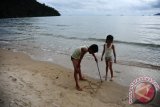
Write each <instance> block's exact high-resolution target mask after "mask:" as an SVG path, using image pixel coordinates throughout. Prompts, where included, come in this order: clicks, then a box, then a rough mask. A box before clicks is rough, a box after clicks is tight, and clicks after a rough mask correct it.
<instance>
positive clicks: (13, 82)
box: [0, 49, 141, 107]
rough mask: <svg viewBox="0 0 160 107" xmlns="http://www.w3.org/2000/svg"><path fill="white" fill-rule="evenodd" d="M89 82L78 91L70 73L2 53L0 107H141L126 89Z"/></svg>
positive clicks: (0, 55) (17, 55) (52, 65)
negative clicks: (133, 102)
mask: <svg viewBox="0 0 160 107" xmlns="http://www.w3.org/2000/svg"><path fill="white" fill-rule="evenodd" d="M66 71H68V72H66ZM86 78H87V80H88V81H80V86H81V87H82V88H83V91H77V90H76V89H75V82H74V78H73V71H72V70H71V69H67V68H64V67H62V66H59V65H55V64H52V63H49V62H42V61H35V60H32V59H31V58H30V57H29V56H27V55H25V54H23V53H20V52H12V51H9V50H2V49H0V107H141V105H129V104H128V97H127V96H128V88H127V87H122V86H120V85H118V84H116V83H115V82H114V81H113V82H109V81H107V82H103V83H102V84H100V82H99V80H95V79H92V78H89V77H86Z"/></svg>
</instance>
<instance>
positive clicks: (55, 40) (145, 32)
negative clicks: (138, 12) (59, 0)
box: [0, 16, 160, 68]
mask: <svg viewBox="0 0 160 107" xmlns="http://www.w3.org/2000/svg"><path fill="white" fill-rule="evenodd" d="M108 34H111V35H113V36H114V40H115V41H114V44H115V46H116V53H117V59H118V61H119V63H121V64H126V65H127V64H129V65H134V66H139V65H141V66H151V67H155V68H157V67H158V68H160V17H158V16H60V17H33V18H11V19H10V18H8V19H0V47H1V48H10V49H13V50H15V51H23V52H25V53H28V54H29V55H31V56H32V57H33V58H35V59H39V60H44V61H51V62H54V55H55V54H56V55H59V54H60V55H66V56H68V57H69V58H70V55H71V54H72V52H73V50H74V49H75V48H77V47H79V46H81V45H88V46H89V45H90V44H93V43H95V44H98V46H99V52H98V54H97V55H98V56H101V53H102V48H103V44H104V41H105V38H106V36H107V35H108ZM54 63H55V62H54Z"/></svg>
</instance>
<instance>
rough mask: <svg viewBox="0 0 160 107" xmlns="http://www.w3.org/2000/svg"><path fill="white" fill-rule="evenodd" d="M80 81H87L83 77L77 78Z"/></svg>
mask: <svg viewBox="0 0 160 107" xmlns="http://www.w3.org/2000/svg"><path fill="white" fill-rule="evenodd" d="M79 80H80V81H87V79H85V78H84V77H82V78H79Z"/></svg>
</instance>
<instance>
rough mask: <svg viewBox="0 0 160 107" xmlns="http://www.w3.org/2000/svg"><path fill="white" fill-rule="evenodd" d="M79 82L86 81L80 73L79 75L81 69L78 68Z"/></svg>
mask: <svg viewBox="0 0 160 107" xmlns="http://www.w3.org/2000/svg"><path fill="white" fill-rule="evenodd" d="M78 74H79V80H82V81H85V80H86V79H85V78H84V77H83V76H82V73H81V67H80V68H79V72H78Z"/></svg>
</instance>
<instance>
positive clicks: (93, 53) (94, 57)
mask: <svg viewBox="0 0 160 107" xmlns="http://www.w3.org/2000/svg"><path fill="white" fill-rule="evenodd" d="M92 55H93V57H94V59H95V61H96V62H97V61H98V60H97V57H96V56H95V54H94V53H93V54H92Z"/></svg>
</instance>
